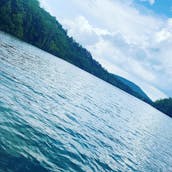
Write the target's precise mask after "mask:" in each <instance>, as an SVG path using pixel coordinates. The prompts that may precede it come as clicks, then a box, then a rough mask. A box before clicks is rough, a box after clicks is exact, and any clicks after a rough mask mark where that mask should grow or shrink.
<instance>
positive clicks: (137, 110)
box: [0, 33, 172, 172]
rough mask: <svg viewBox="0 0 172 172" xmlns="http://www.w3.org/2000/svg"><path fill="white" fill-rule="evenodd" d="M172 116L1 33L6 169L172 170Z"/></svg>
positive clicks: (2, 168)
mask: <svg viewBox="0 0 172 172" xmlns="http://www.w3.org/2000/svg"><path fill="white" fill-rule="evenodd" d="M171 129H172V119H171V118H169V117H168V116H166V115H164V114H162V113H160V112H159V111H157V110H155V109H153V108H152V107H151V106H149V105H147V104H145V103H143V102H141V101H140V100H138V99H136V98H134V97H132V96H130V95H128V94H127V93H125V92H123V91H121V90H119V89H118V88H115V87H113V86H111V85H110V84H108V83H106V82H104V81H102V80H100V79H98V78H96V77H94V76H92V75H90V74H88V73H86V72H84V71H82V70H80V69H78V68H76V67H75V66H73V65H71V64H68V63H66V62H64V61H63V60H60V59H58V58H56V57H54V56H52V55H50V54H48V53H45V52H43V51H41V50H39V49H37V48H35V47H33V46H31V45H28V44H26V43H23V42H21V41H19V40H16V39H15V38H12V37H10V36H8V35H6V34H4V33H0V172H30V171H33V172H47V171H54V172H58V171H60V172H61V171H62V172H63V171H64V172H71V171H77V172H83V171H84V172H85V171H86V172H104V171H107V172H109V171H112V172H114V171H119V172H120V171H122V172H125V171H126V172H130V171H132V172H133V171H137V172H139V171H140V172H141V171H142V172H158V171H159V172H170V171H172V134H171Z"/></svg>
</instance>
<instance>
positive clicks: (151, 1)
mask: <svg viewBox="0 0 172 172" xmlns="http://www.w3.org/2000/svg"><path fill="white" fill-rule="evenodd" d="M141 1H148V2H149V3H150V4H151V5H153V4H154V3H155V0H141Z"/></svg>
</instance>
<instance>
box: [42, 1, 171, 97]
mask: <svg viewBox="0 0 172 172" xmlns="http://www.w3.org/2000/svg"><path fill="white" fill-rule="evenodd" d="M44 1H46V0H44ZM58 1H59V2H61V1H60V0H57V1H56V2H57V4H58ZM149 2H150V3H151V4H153V3H155V1H151V0H150V1H149ZM63 3H64V4H65V3H67V4H68V3H69V2H68V1H67V0H64V1H63ZM133 3H134V1H133V0H130V1H126V0H115V1H114V0H94V1H93V0H86V1H82V2H81V1H80V0H71V1H70V6H71V8H74V9H79V11H78V10H76V12H75V15H73V16H72V17H71V15H70V12H68V13H69V14H68V17H67V16H65V18H63V17H62V18H60V22H61V23H62V24H63V25H64V27H65V28H67V30H68V34H69V35H70V36H73V37H74V38H75V39H76V40H77V41H78V42H80V43H81V44H82V45H83V46H85V47H86V48H87V49H88V50H89V51H90V52H91V53H92V55H93V57H94V58H95V59H96V60H98V61H99V62H100V63H101V64H102V65H103V66H104V67H105V68H106V69H107V70H109V71H110V72H113V73H115V74H119V75H121V76H123V77H126V78H128V79H130V80H131V81H134V82H135V83H136V84H138V85H139V86H141V88H142V89H143V90H145V91H146V93H147V94H148V95H149V96H150V97H151V98H152V99H153V100H155V99H159V98H162V97H166V95H169V96H172V92H171V88H170V85H172V78H171V76H172V60H171V58H172V57H171V55H172V19H165V18H157V16H154V15H153V13H151V14H149V13H148V12H146V13H145V14H144V13H143V11H142V12H140V11H139V9H137V8H136V7H135V6H134V4H133ZM64 8H65V7H64ZM66 13H67V12H66ZM72 14H73V12H72ZM54 15H55V13H54Z"/></svg>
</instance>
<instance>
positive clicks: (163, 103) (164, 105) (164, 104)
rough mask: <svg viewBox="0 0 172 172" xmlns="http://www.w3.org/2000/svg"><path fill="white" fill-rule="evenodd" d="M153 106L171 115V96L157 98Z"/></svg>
mask: <svg viewBox="0 0 172 172" xmlns="http://www.w3.org/2000/svg"><path fill="white" fill-rule="evenodd" d="M155 107H156V108H157V109H159V110H160V111H162V112H164V113H165V114H167V115H169V116H171V117H172V98H168V99H161V100H157V101H156V102H155Z"/></svg>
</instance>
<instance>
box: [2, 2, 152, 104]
mask: <svg viewBox="0 0 172 172" xmlns="http://www.w3.org/2000/svg"><path fill="white" fill-rule="evenodd" d="M57 10H58V7H57ZM0 30H2V31H5V32H8V33H10V34H12V35H14V36H16V37H18V38H19V39H21V40H24V41H26V42H28V43H31V44H33V45H35V46H37V47H39V48H41V49H43V50H45V51H47V52H49V53H51V54H53V55H55V56H58V57H60V58H62V59H64V60H66V61H68V62H70V63H72V64H74V65H76V66H78V67H80V68H81V69H83V70H85V71H87V72H89V73H91V74H93V75H95V76H97V77H99V78H101V79H103V80H104V81H107V82H109V83H110V84H112V85H114V86H116V87H118V88H120V89H122V90H124V91H126V92H128V93H129V94H132V95H133V96H135V97H137V98H139V99H142V100H143V101H145V102H148V103H151V100H150V99H149V98H148V97H147V96H146V94H143V91H142V90H141V89H140V90H141V93H140V92H138V91H135V90H134V89H133V87H131V86H129V85H127V84H126V83H124V82H123V81H122V80H120V79H119V78H118V76H117V75H113V74H111V73H108V72H107V71H106V70H105V69H104V68H103V67H102V66H101V65H100V64H99V63H98V62H97V61H95V60H94V59H93V58H92V56H91V54H90V53H89V52H88V51H87V50H86V49H85V48H83V47H82V46H81V45H79V44H78V43H77V42H75V40H74V39H73V38H71V37H69V36H68V35H67V31H65V30H64V29H63V28H62V25H61V24H60V23H59V22H58V21H57V20H56V18H55V17H52V16H51V15H50V14H49V13H48V12H46V11H45V10H44V9H43V8H41V7H40V4H39V1H38V0H27V1H26V0H0ZM133 84H134V83H133Z"/></svg>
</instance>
